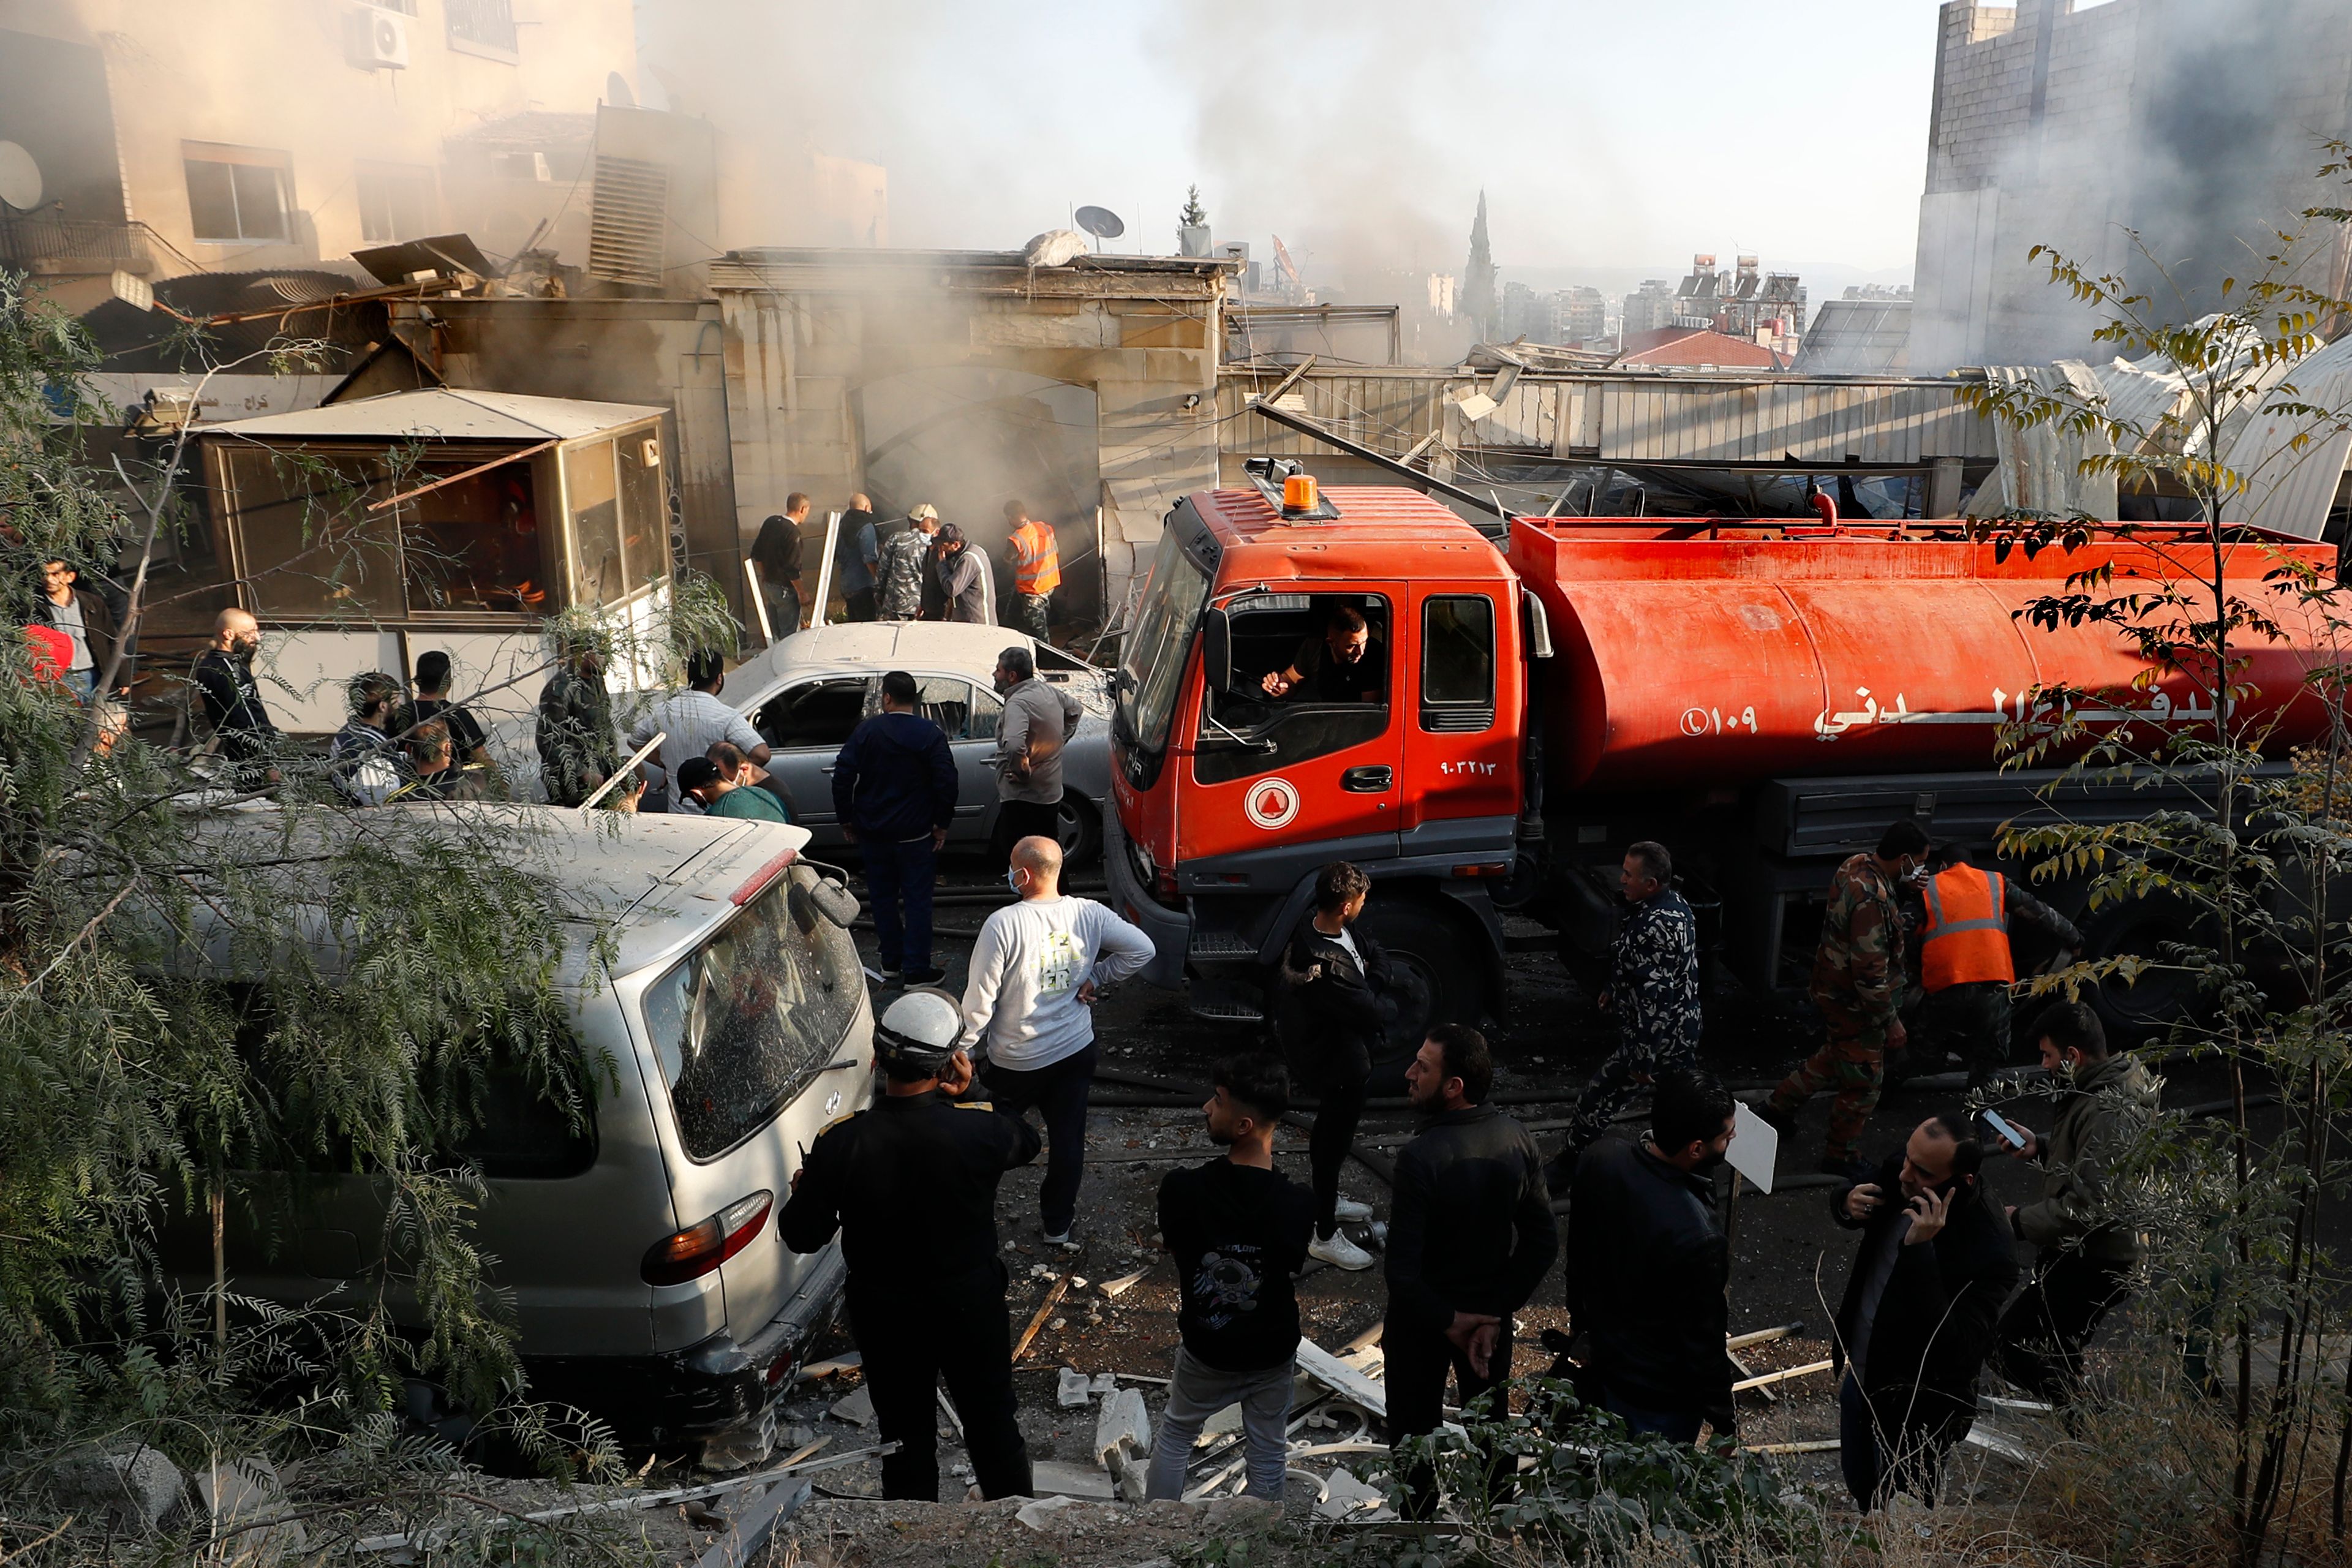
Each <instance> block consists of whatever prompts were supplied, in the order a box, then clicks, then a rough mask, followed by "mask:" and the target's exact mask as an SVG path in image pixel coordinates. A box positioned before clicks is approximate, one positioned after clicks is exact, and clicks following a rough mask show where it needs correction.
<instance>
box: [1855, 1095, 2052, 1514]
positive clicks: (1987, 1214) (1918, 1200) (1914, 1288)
mask: <svg viewBox="0 0 2352 1568" xmlns="http://www.w3.org/2000/svg"><path fill="white" fill-rule="evenodd" d="M1983 1163H1984V1152H1983V1150H1982V1148H1981V1147H1980V1146H1979V1144H1978V1142H1977V1141H1976V1140H1975V1139H1973V1138H1971V1137H1969V1136H1968V1133H1967V1129H1966V1125H1965V1123H1963V1122H1961V1121H1959V1120H1958V1119H1957V1118H1945V1117H1940V1116H1931V1117H1929V1118H1928V1119H1927V1121H1922V1122H1921V1123H1919V1125H1918V1126H1917V1127H1916V1128H1914V1129H1912V1131H1911V1136H1910V1139H1909V1140H1908V1141H1907V1142H1906V1143H1905V1144H1904V1146H1903V1149H1902V1151H1901V1152H1899V1153H1896V1154H1894V1155H1890V1156H1889V1157H1888V1158H1887V1160H1886V1161H1885V1163H1883V1164H1881V1165H1880V1166H1879V1168H1878V1170H1877V1172H1876V1173H1875V1174H1874V1176H1873V1177H1872V1178H1871V1179H1870V1180H1868V1181H1865V1182H1858V1183H1855V1184H1853V1185H1850V1186H1845V1187H1842V1188H1840V1189H1838V1190H1837V1192H1836V1193H1835V1194H1833V1195H1832V1201H1831V1205H1830V1212H1831V1213H1832V1215H1833V1216H1834V1217H1835V1218H1836V1220H1837V1222H1838V1224H1840V1225H1842V1226H1844V1227H1845V1228H1847V1229H1848V1230H1857V1229H1858V1230H1860V1231H1861V1232H1862V1248H1861V1250H1860V1251H1859V1252H1858V1253H1857V1254H1856V1255H1855V1257H1854V1262H1853V1272H1852V1273H1851V1274H1849V1275H1848V1276H1847V1277H1846V1286H1845V1299H1844V1300H1843V1302H1842V1303H1841V1304H1840V1306H1839V1308H1838V1315H1837V1342H1836V1344H1835V1345H1834V1346H1833V1347H1832V1354H1833V1355H1835V1356H1836V1358H1837V1359H1838V1361H1839V1363H1841V1364H1840V1381H1839V1384H1838V1415H1839V1432H1838V1436H1839V1448H1838V1460H1839V1463H1840V1465H1841V1466H1842V1467H1843V1469H1844V1471H1845V1481H1846V1486H1847V1488H1848V1489H1850V1490H1852V1491H1853V1500H1854V1503H1855V1505H1856V1506H1857V1507H1859V1508H1861V1509H1862V1510H1864V1512H1869V1511H1872V1510H1877V1509H1881V1508H1884V1507H1885V1506H1886V1503H1887V1500H1888V1499H1890V1498H1891V1497H1892V1496H1893V1495H1894V1494H1895V1492H1898V1491H1907V1492H1910V1493H1912V1494H1913V1495H1915V1496H1916V1497H1917V1498H1918V1499H1919V1500H1921V1501H1923V1502H1926V1503H1928V1504H1930V1505H1933V1504H1934V1502H1935V1500H1936V1490H1937V1482H1938V1481H1939V1480H1940V1479H1941V1475H1942V1470H1943V1463H1944V1456H1945V1455H1947V1454H1948V1453H1949V1452H1950V1451H1951V1449H1952V1447H1953V1446H1954V1445H1956V1444H1957V1443H1958V1442H1959V1440H1960V1439H1961V1438H1963V1437H1965V1436H1968V1433H1969V1427H1970V1426H1973V1425H1974V1424H1975V1422H1976V1415H1977V1395H1976V1385H1977V1373H1978V1371H1979V1369H1980V1368H1981V1367H1982V1366H1983V1365H1984V1360H1985V1355H1986V1353H1987V1352H1989V1351H1990V1349H1991V1348H1992V1343H1993V1335H1994V1324H1995V1322H1996V1321H1997V1320H1998V1319H1999V1317H2000V1305H2001V1303H2002V1302H2003V1301H2004V1300H2008V1298H2009V1293H2010V1291H2011V1289H2013V1288H2014V1287H2015V1286H2016V1284H2017V1261H2016V1258H2014V1257H2013V1256H2012V1254H2011V1248H2010V1244H2009V1237H2007V1236H2005V1235H2004V1234H2002V1226H2001V1221H2000V1216H1999V1215H1995V1214H1994V1213H1993V1212H1992V1210H1991V1208H1990V1205H1987V1204H1986V1203H1985V1201H1984V1197H1983V1194H1982V1193H1981V1191H1980V1190H1979V1184H1978V1172H1979V1169H1980V1167H1981V1166H1982V1164H1983Z"/></svg>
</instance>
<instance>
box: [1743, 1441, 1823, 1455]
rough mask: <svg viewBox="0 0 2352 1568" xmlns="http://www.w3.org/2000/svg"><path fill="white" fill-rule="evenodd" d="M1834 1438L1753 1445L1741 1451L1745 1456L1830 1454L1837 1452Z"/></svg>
mask: <svg viewBox="0 0 2352 1568" xmlns="http://www.w3.org/2000/svg"><path fill="white" fill-rule="evenodd" d="M1837 1447H1838V1440H1837V1439H1836V1438H1834V1437H1831V1438H1828V1439H1826V1440H1821V1441H1815V1442H1811V1443H1753V1444H1750V1445H1748V1447H1744V1448H1742V1449H1740V1450H1739V1451H1740V1452H1741V1453H1743V1454H1829V1453H1834V1452H1836V1451H1837Z"/></svg>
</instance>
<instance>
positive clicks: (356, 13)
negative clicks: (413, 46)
mask: <svg viewBox="0 0 2352 1568" xmlns="http://www.w3.org/2000/svg"><path fill="white" fill-rule="evenodd" d="M343 58H345V59H347V60H349V61H350V62H351V63H352V65H354V66H356V67H358V68H360V69H361V70H371V71H380V70H406V69H407V68H408V18H407V17H405V16H402V15H400V14H399V13H398V12H396V11H384V10H380V9H378V8H377V7H375V6H373V5H364V4H362V5H353V6H352V7H351V8H350V9H349V10H348V11H346V12H344V13H343Z"/></svg>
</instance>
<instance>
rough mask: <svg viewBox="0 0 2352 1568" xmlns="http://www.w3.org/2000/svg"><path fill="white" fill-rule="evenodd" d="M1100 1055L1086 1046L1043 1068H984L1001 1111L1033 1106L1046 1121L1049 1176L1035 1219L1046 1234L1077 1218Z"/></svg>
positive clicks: (1061, 1231)
mask: <svg viewBox="0 0 2352 1568" xmlns="http://www.w3.org/2000/svg"><path fill="white" fill-rule="evenodd" d="M1099 1056H1100V1053H1099V1052H1097V1050H1096V1048H1095V1047H1093V1046H1092V1045H1088V1046H1087V1048H1086V1049H1085V1050H1083V1051H1080V1052H1078V1053H1077V1054H1076V1056H1069V1057H1064V1058H1062V1059H1061V1060H1060V1061H1057V1062H1051V1063H1048V1064H1047V1065H1045V1067H1041V1068H1027V1069H1025V1070H1024V1069H1023V1068H1008V1067H1000V1066H999V1065H998V1064H996V1063H995V1062H990V1063H989V1064H988V1065H987V1066H986V1067H985V1068H982V1069H981V1080H982V1082H983V1083H985V1084H986V1085H987V1086H988V1097H989V1100H991V1102H992V1103H993V1104H994V1105H995V1107H996V1110H997V1112H998V1114H999V1115H1003V1116H1021V1115H1024V1114H1025V1113H1026V1112H1027V1111H1028V1110H1029V1108H1030V1107H1031V1106H1033V1105H1034V1106H1035V1107H1036V1108H1037V1110H1038V1111H1039V1112H1040V1113H1041V1114H1042V1115H1043V1116H1044V1117H1045V1182H1044V1184H1042V1185H1040V1186H1039V1188H1038V1189H1037V1218H1038V1223H1039V1224H1041V1225H1043V1226H1045V1234H1046V1235H1047V1236H1067V1235H1068V1234H1069V1231H1070V1224H1071V1222H1072V1221H1073V1220H1075V1219H1076V1217H1077V1214H1078V1183H1079V1182H1080V1181H1081V1180H1082V1179H1083V1178H1084V1177H1085V1175H1086V1173H1087V1092H1088V1090H1090V1089H1092V1088H1093V1087H1094V1081H1095V1063H1096V1061H1097V1059H1098V1058H1099Z"/></svg>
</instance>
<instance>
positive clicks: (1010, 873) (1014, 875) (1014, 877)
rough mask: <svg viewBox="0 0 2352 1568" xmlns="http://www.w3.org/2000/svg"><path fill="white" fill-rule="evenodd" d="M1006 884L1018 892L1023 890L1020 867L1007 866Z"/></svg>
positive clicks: (1005, 872)
mask: <svg viewBox="0 0 2352 1568" xmlns="http://www.w3.org/2000/svg"><path fill="white" fill-rule="evenodd" d="M1004 885H1005V886H1006V887H1008V888H1010V889H1013V891H1014V892H1016V893H1018V892H1019V891H1020V890H1021V872H1020V871H1019V869H1018V868H1013V867H1009V866H1008V867H1007V868H1005V871H1004Z"/></svg>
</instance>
